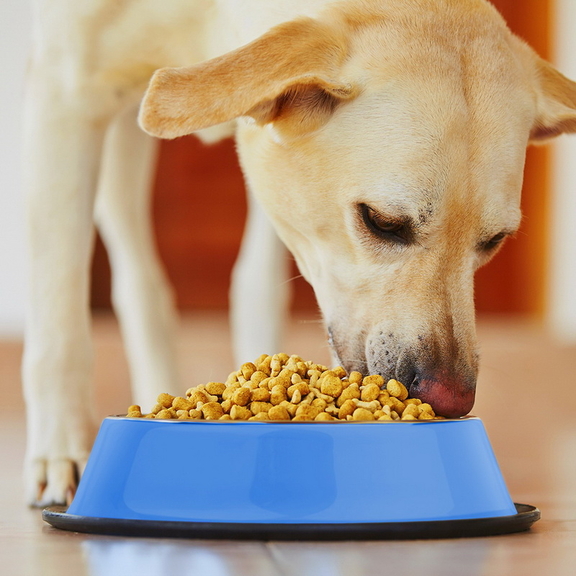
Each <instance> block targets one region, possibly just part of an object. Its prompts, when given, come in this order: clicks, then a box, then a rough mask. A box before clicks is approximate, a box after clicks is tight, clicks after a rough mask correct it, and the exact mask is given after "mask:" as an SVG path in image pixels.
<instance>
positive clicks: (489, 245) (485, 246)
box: [480, 232, 507, 251]
mask: <svg viewBox="0 0 576 576" xmlns="http://www.w3.org/2000/svg"><path fill="white" fill-rule="evenodd" d="M506 236H507V234H506V232H500V233H499V234H496V235H495V236H492V238H490V240H488V241H486V242H483V243H482V244H481V246H480V247H481V249H482V250H485V251H488V250H492V249H493V248H496V246H498V245H499V244H501V243H502V241H503V240H504V239H505V238H506Z"/></svg>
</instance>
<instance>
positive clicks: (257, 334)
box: [230, 194, 290, 365]
mask: <svg viewBox="0 0 576 576" xmlns="http://www.w3.org/2000/svg"><path fill="white" fill-rule="evenodd" d="M288 264H289V260H288V252H287V250H286V248H285V246H284V244H283V243H282V242H281V240H280V239H279V238H278V236H277V234H276V232H275V230H274V228H273V227H272V224H271V223H270V221H269V219H268V217H267V216H266V214H265V213H264V210H263V209H262V207H261V206H260V205H259V204H258V202H256V200H254V199H253V198H252V195H250V194H249V195H248V218H247V221H246V228H245V231H244V236H243V238H242V246H241V248H240V253H239V255H238V259H237V260H236V263H235V265H234V270H233V274H232V286H231V290H230V323H231V327H232V341H233V347H234V356H235V359H236V362H237V364H238V365H240V364H242V363H244V362H251V361H253V360H254V359H255V358H257V357H258V356H260V354H264V353H266V354H276V353H277V352H279V351H280V349H281V345H282V342H281V338H282V334H283V329H284V327H285V323H286V316H287V308H288V301H289V296H290V286H289V278H288V275H289V268H288Z"/></svg>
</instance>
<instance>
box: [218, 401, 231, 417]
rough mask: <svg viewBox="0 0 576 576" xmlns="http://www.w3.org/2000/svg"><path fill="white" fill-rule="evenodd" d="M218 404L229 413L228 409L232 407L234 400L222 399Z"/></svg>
mask: <svg viewBox="0 0 576 576" xmlns="http://www.w3.org/2000/svg"><path fill="white" fill-rule="evenodd" d="M220 406H222V410H224V412H225V413H226V414H229V413H230V409H231V408H232V406H234V402H232V400H222V402H221V403H220Z"/></svg>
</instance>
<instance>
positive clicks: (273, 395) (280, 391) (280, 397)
mask: <svg viewBox="0 0 576 576" xmlns="http://www.w3.org/2000/svg"><path fill="white" fill-rule="evenodd" d="M287 398H288V394H287V392H286V388H284V386H282V384H276V386H273V387H272V390H270V403H271V404H273V405H274V406H276V405H278V404H280V403H281V402H284V400H286V399H287Z"/></svg>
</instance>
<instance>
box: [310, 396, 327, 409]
mask: <svg viewBox="0 0 576 576" xmlns="http://www.w3.org/2000/svg"><path fill="white" fill-rule="evenodd" d="M312 406H316V407H318V408H320V410H322V411H324V410H325V409H326V406H328V402H327V401H326V400H324V399H323V398H314V400H312Z"/></svg>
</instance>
